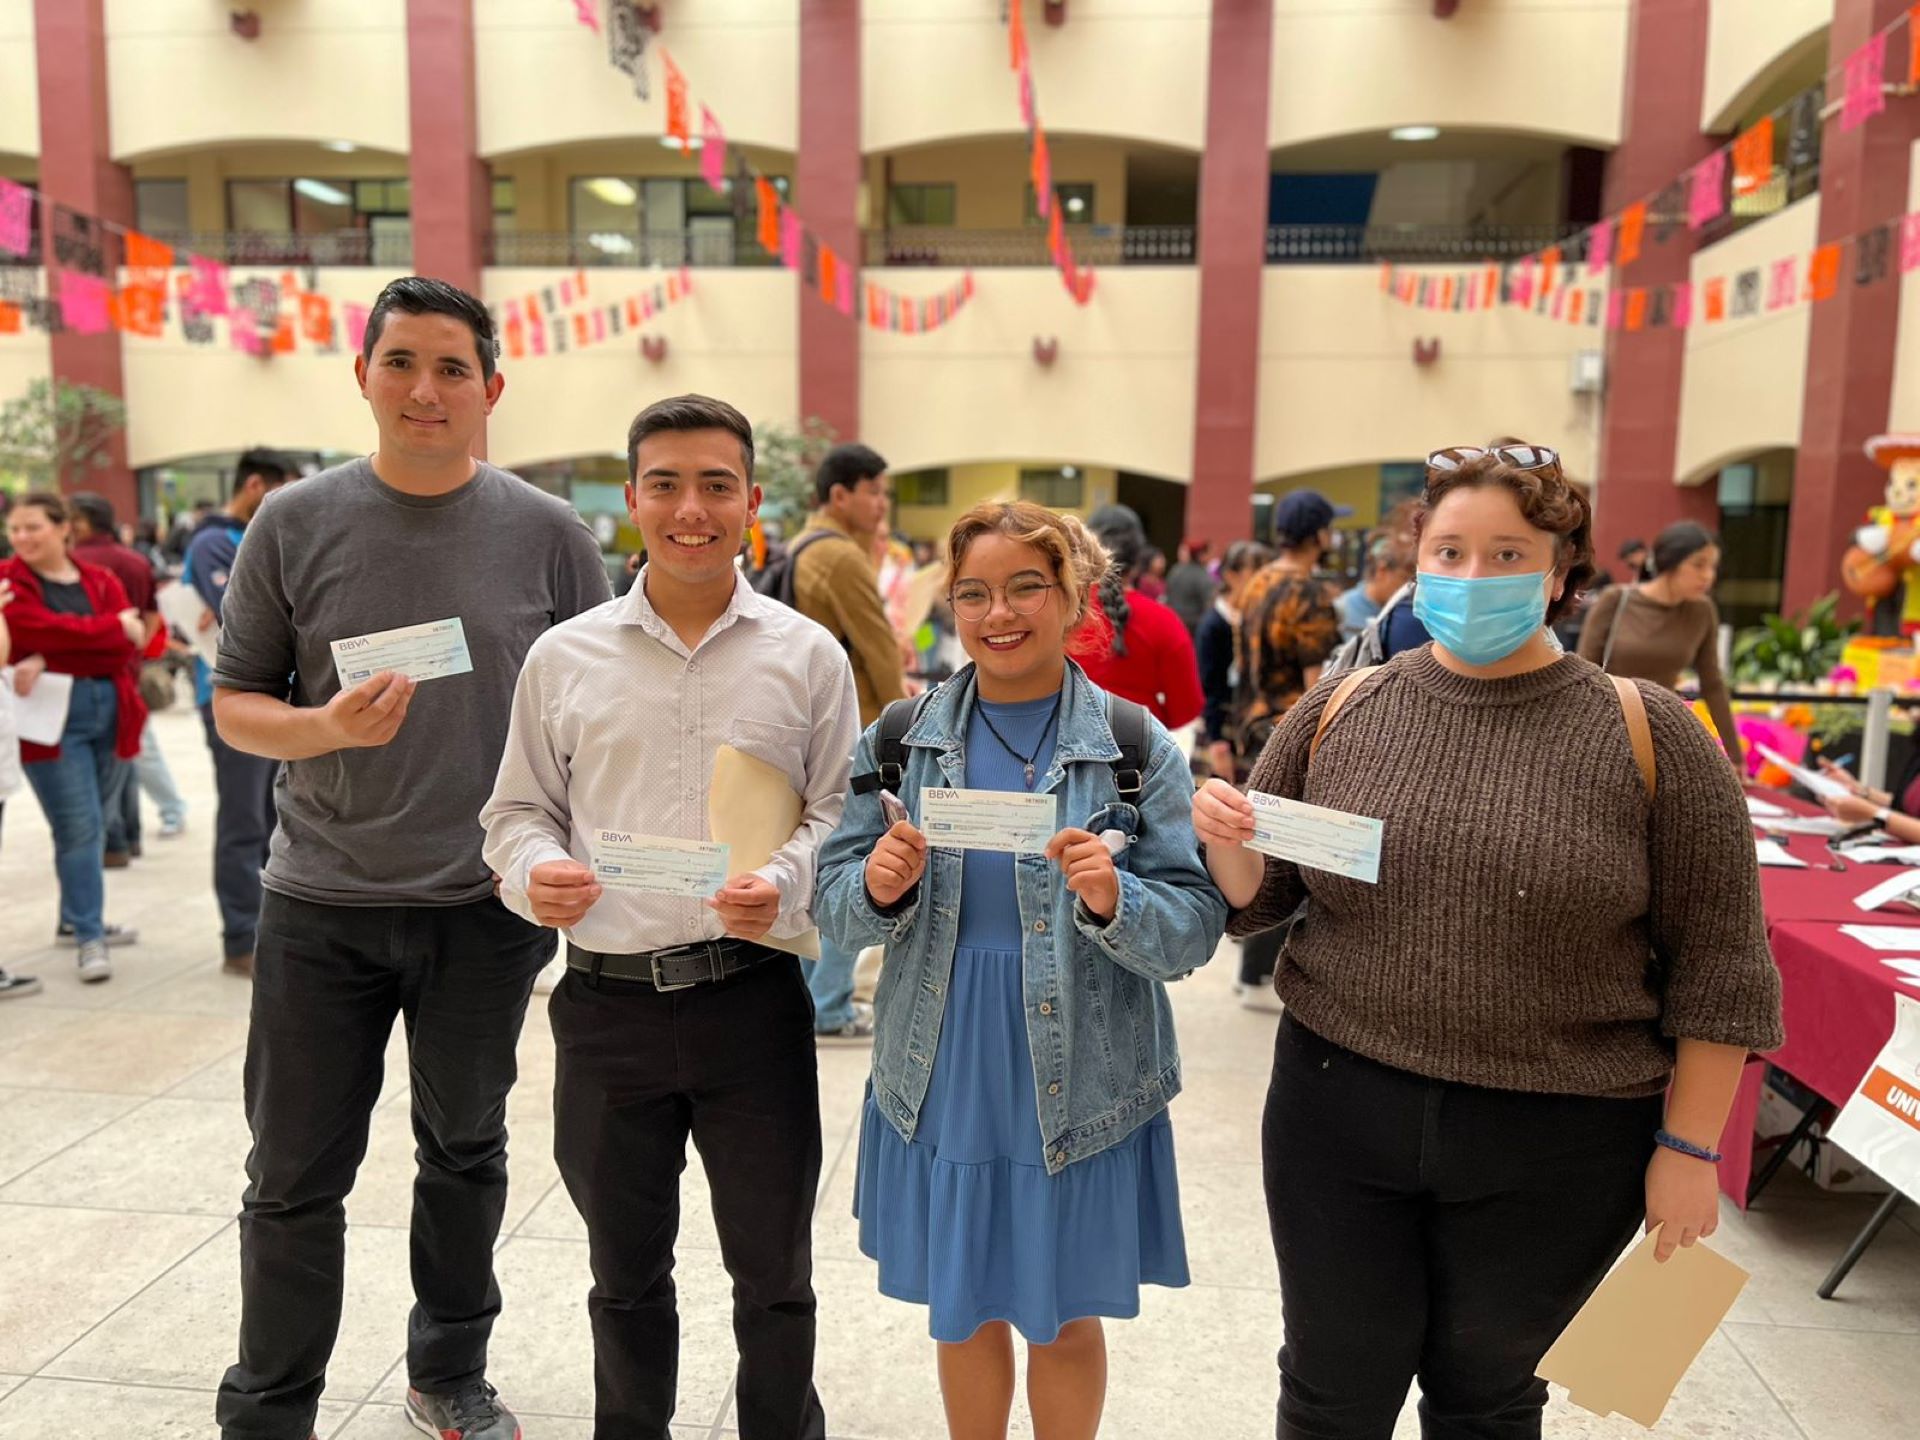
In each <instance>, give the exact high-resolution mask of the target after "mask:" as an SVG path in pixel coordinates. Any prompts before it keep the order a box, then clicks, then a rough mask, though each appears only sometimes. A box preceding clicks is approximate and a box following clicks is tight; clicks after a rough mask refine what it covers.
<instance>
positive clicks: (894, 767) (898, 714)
mask: <svg viewBox="0 0 1920 1440" xmlns="http://www.w3.org/2000/svg"><path fill="white" fill-rule="evenodd" d="M936 688H937V687H936ZM931 694H933V691H932V690H922V691H921V692H920V693H919V694H918V695H911V696H908V697H907V698H906V699H904V700H894V701H892V702H890V703H889V704H888V705H887V708H886V709H884V710H882V711H881V712H880V723H879V725H878V727H877V728H876V729H875V731H874V736H873V758H874V762H875V768H874V769H873V771H872V772H871V773H869V774H866V775H856V776H854V777H853V785H852V788H853V793H854V794H856V795H871V794H873V793H874V791H876V790H891V791H892V792H893V793H894V794H896V795H898V794H899V793H900V782H901V781H902V780H903V779H905V778H906V773H907V732H908V731H909V730H911V729H912V728H913V722H914V721H916V720H918V719H919V718H920V712H921V711H922V710H924V709H925V708H926V704H927V697H928V696H929V695H931Z"/></svg>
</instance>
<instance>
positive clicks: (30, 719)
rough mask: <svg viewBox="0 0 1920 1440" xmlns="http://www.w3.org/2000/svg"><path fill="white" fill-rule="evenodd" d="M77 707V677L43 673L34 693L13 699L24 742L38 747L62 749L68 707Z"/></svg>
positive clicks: (18, 725)
mask: <svg viewBox="0 0 1920 1440" xmlns="http://www.w3.org/2000/svg"><path fill="white" fill-rule="evenodd" d="M72 703H73V676H71V675H56V674H54V672H53V671H51V670H45V671H42V672H41V675H40V678H39V679H38V680H36V681H34V682H33V693H32V694H30V695H15V696H14V697H13V721H14V725H15V727H16V728H17V729H18V730H19V732H20V738H21V739H22V740H30V741H32V742H33V743H34V744H35V745H58V744H59V743H60V737H61V735H63V734H64V733H65V732H66V728H67V707H68V706H69V705H70V704H72Z"/></svg>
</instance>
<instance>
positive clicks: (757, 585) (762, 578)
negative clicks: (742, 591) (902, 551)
mask: <svg viewBox="0 0 1920 1440" xmlns="http://www.w3.org/2000/svg"><path fill="white" fill-rule="evenodd" d="M822 540H846V542H847V543H848V544H849V545H851V544H852V543H853V541H852V540H850V539H848V537H847V536H845V535H842V534H841V533H840V532H839V531H838V530H815V531H812V532H811V533H809V534H805V535H801V536H800V537H799V538H798V539H796V540H795V541H794V542H793V543H792V544H791V545H789V546H787V548H786V550H785V552H784V553H783V554H781V555H780V556H779V557H778V558H777V559H773V560H769V561H768V562H767V566H766V568H765V569H764V570H762V571H761V572H760V573H759V574H758V575H755V576H754V577H753V581H752V584H753V588H754V589H755V590H757V591H758V592H759V593H760V594H762V595H765V596H767V597H768V598H769V599H772V600H778V601H779V602H780V603H781V604H782V605H784V606H786V607H787V608H788V609H789V610H798V609H799V608H800V602H799V599H798V597H797V595H796V594H795V586H796V585H797V584H798V582H799V579H800V556H801V555H802V554H803V553H804V552H806V551H808V550H811V549H812V548H813V547H814V546H815V545H817V544H818V543H819V542H820V541H822ZM841 643H842V644H845V643H846V642H845V640H842V641H841Z"/></svg>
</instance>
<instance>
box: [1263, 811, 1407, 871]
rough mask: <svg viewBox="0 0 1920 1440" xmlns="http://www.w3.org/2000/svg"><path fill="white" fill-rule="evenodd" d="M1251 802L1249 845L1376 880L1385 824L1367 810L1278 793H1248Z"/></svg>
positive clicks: (1280, 856)
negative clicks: (1346, 808)
mask: <svg viewBox="0 0 1920 1440" xmlns="http://www.w3.org/2000/svg"><path fill="white" fill-rule="evenodd" d="M1247 799H1249V800H1251V801H1252V802H1253V839H1252V840H1250V841H1249V842H1248V848H1249V849H1252V850H1257V851H1259V852H1260V853H1261V854H1262V855H1272V856H1274V857H1276V858H1277V859H1281V860H1291V861H1292V862H1293V863H1294V864H1296V865H1304V866H1306V867H1307V868H1308V869H1309V870H1326V871H1329V872H1331V873H1332V874H1335V875H1345V876H1347V877H1348V878H1349V879H1352V880H1360V881H1363V882H1365V883H1366V884H1368V885H1377V884H1379V883H1380V842H1381V838H1382V836H1383V835H1384V834H1385V828H1384V827H1383V826H1382V825H1381V823H1380V822H1379V821H1378V820H1372V819H1369V818H1368V817H1367V816H1365V815H1349V814H1347V812H1346V811H1344V810H1328V809H1325V808H1324V807H1322V806H1319V805H1308V804H1306V803H1305V802H1304V801H1300V800H1286V799H1282V798H1281V797H1280V796H1278V795H1262V794H1261V793H1260V792H1259V791H1257V790H1253V791H1249V792H1248V793H1247Z"/></svg>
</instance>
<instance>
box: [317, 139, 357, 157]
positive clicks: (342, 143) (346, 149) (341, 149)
mask: <svg viewBox="0 0 1920 1440" xmlns="http://www.w3.org/2000/svg"><path fill="white" fill-rule="evenodd" d="M320 148H321V149H322V150H331V151H333V153H334V154H336V155H351V154H353V152H354V151H356V150H358V149H359V148H360V147H359V146H358V145H356V144H354V143H353V141H351V140H322V141H321V142H320Z"/></svg>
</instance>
